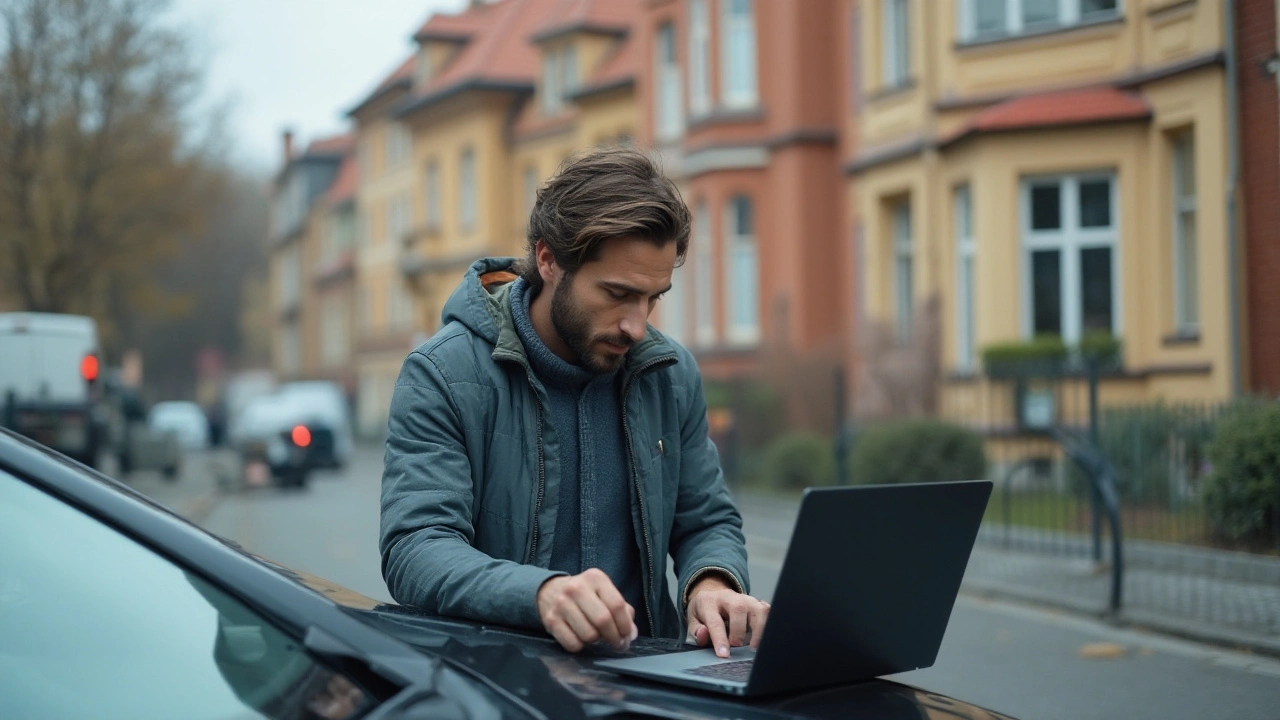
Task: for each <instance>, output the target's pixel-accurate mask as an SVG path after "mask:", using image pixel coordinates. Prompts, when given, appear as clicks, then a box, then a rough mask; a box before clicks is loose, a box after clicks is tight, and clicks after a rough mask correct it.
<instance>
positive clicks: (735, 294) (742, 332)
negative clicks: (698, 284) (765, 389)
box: [724, 195, 760, 344]
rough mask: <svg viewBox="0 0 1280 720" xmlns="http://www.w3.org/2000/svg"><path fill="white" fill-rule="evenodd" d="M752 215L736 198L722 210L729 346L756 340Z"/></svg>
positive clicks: (756, 275)
mask: <svg viewBox="0 0 1280 720" xmlns="http://www.w3.org/2000/svg"><path fill="white" fill-rule="evenodd" d="M754 215H755V212H754V210H753V208H752V205H751V199H750V198H747V197H744V196H741V195H739V196H737V197H735V198H733V199H732V200H730V201H729V203H728V204H727V205H726V206H725V217H724V231H725V241H724V248H725V255H726V257H725V268H726V269H727V270H728V277H727V278H725V279H726V280H727V282H726V283H725V285H726V287H725V308H726V313H725V314H726V316H727V317H726V321H727V325H728V328H727V333H726V334H727V335H728V337H729V340H730V341H731V342H733V343H739V344H750V343H755V342H759V340H760V271H759V252H758V250H757V248H756V234H755V217H754Z"/></svg>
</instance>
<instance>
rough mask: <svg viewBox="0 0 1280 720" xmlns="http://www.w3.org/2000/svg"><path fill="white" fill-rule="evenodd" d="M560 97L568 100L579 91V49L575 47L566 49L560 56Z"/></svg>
mask: <svg viewBox="0 0 1280 720" xmlns="http://www.w3.org/2000/svg"><path fill="white" fill-rule="evenodd" d="M560 73H561V76H562V77H563V80H562V81H561V83H560V89H561V93H560V97H561V98H563V99H565V100H568V99H569V97H570V96H571V95H573V93H574V92H576V91H577V89H578V49H577V47H575V46H573V45H569V46H568V47H566V48H565V49H564V50H563V51H562V52H561V55H560Z"/></svg>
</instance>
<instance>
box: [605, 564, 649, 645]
mask: <svg viewBox="0 0 1280 720" xmlns="http://www.w3.org/2000/svg"><path fill="white" fill-rule="evenodd" d="M595 587H596V595H598V596H599V598H600V602H601V603H602V604H603V607H604V608H605V610H606V612H608V613H609V614H610V615H612V621H613V625H614V627H615V628H616V634H617V636H618V640H617V641H613V640H611V641H610V642H614V643H615V644H616V643H618V642H631V641H632V640H634V639H635V636H636V635H638V634H639V633H638V632H637V630H636V623H635V614H636V611H635V608H633V607H631V605H629V604H628V603H627V601H626V600H625V599H624V598H623V597H622V593H620V592H618V588H617V587H616V586H615V585H614V584H613V581H612V580H610V579H609V576H608V575H603V576H602V579H597V580H596V582H595ZM605 637H609V633H605Z"/></svg>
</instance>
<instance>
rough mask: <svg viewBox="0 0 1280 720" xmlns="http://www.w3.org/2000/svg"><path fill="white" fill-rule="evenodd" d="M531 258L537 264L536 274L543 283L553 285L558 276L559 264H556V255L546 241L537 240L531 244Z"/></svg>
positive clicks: (548, 285)
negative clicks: (540, 277) (534, 243)
mask: <svg viewBox="0 0 1280 720" xmlns="http://www.w3.org/2000/svg"><path fill="white" fill-rule="evenodd" d="M533 259H534V262H536V263H537V264H538V274H539V275H541V276H542V282H543V284H544V285H546V286H547V287H555V284H556V280H557V279H558V278H559V277H560V266H559V265H557V264H556V256H555V254H554V253H552V252H551V248H550V247H548V246H547V243H546V241H544V240H539V241H538V243H537V244H536V245H534V246H533Z"/></svg>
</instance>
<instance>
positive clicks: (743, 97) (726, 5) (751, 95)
mask: <svg viewBox="0 0 1280 720" xmlns="http://www.w3.org/2000/svg"><path fill="white" fill-rule="evenodd" d="M720 7H721V8H722V9H723V12H724V16H723V27H724V30H723V36H722V37H723V42H722V43H721V45H720V51H721V52H720V86H721V93H722V94H723V101H724V104H725V106H726V107H730V108H752V107H755V105H756V21H755V13H754V9H753V7H752V0H721V2H720Z"/></svg>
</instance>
